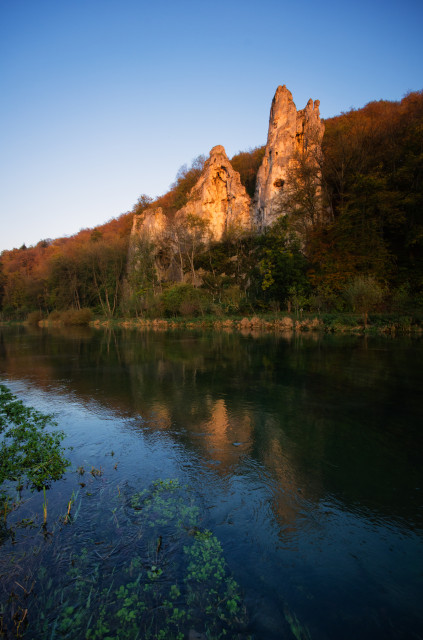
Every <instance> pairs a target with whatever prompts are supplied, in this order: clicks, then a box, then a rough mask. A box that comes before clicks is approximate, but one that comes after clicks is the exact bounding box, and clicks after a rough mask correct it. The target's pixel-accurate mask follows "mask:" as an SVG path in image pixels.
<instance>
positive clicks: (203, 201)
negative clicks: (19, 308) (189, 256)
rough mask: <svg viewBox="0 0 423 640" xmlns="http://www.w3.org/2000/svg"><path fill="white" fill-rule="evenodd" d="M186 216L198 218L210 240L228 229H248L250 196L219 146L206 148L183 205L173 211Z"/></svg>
mask: <svg viewBox="0 0 423 640" xmlns="http://www.w3.org/2000/svg"><path fill="white" fill-rule="evenodd" d="M187 215H195V216H199V217H201V218H202V219H203V220H204V221H205V222H206V223H207V226H208V232H209V234H210V237H211V239H213V240H221V239H222V236H223V234H224V233H225V232H227V231H230V230H231V229H237V228H240V229H249V228H250V196H249V195H248V194H247V192H246V190H245V187H244V186H243V185H242V184H241V178H240V175H239V173H238V172H237V171H235V170H234V169H233V167H232V165H231V163H230V162H229V159H228V156H227V155H226V152H225V149H224V147H222V145H217V146H216V147H213V149H212V150H211V151H210V157H209V159H208V160H207V161H206V163H205V165H204V169H203V171H202V173H201V176H200V178H199V179H198V181H197V183H196V185H195V186H194V188H193V189H192V191H191V193H190V196H189V199H188V202H187V204H186V205H185V207H183V208H182V209H181V210H180V211H179V212H178V213H177V217H178V218H179V219H181V218H183V217H186V216H187Z"/></svg>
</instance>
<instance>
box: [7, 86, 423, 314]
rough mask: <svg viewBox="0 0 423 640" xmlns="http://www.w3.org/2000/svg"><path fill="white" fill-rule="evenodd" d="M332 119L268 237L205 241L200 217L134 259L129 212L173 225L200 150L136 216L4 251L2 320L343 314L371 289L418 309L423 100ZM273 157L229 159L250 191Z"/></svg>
mask: <svg viewBox="0 0 423 640" xmlns="http://www.w3.org/2000/svg"><path fill="white" fill-rule="evenodd" d="M325 125H326V130H325V135H324V139H323V154H322V156H321V158H320V157H319V158H318V159H317V160H318V162H316V161H315V160H316V159H314V161H313V162H311V163H307V157H305V158H304V160H303V161H302V162H298V163H297V165H298V166H297V167H296V168H295V175H292V176H291V178H292V180H291V183H292V185H294V188H293V189H291V192H290V193H289V194H286V195H285V196H284V197H285V201H284V202H281V207H282V208H284V210H285V211H286V210H287V209H288V210H290V211H291V213H290V214H289V215H288V216H285V217H284V218H282V219H279V221H278V222H277V223H276V224H275V225H274V227H273V228H271V229H269V230H268V231H267V232H266V233H265V234H263V235H261V236H257V235H254V234H248V233H245V232H239V231H238V232H232V233H231V234H228V235H227V236H226V237H225V238H224V239H223V241H222V242H219V243H204V242H203V240H202V239H203V237H204V229H201V222H200V221H199V220H189V221H187V226H188V227H190V233H189V234H188V233H185V234H184V233H181V231H180V230H179V231H178V234H179V235H178V234H177V237H176V245H175V244H174V246H173V247H171V246H170V244H169V246H161V247H152V246H149V245H148V243H144V244H142V243H141V244H142V246H140V247H138V254H137V258H136V265H135V264H134V254H133V252H132V254H131V252H128V246H129V236H130V230H131V226H132V218H133V215H134V214H136V213H141V212H142V211H143V210H144V209H145V208H146V207H148V206H150V205H151V204H154V206H161V207H162V209H163V211H164V213H165V214H166V215H167V216H168V217H170V218H171V217H172V216H173V215H174V213H175V212H176V211H177V210H178V209H180V208H181V207H182V206H184V204H185V203H186V201H187V198H188V194H189V191H190V189H191V188H192V187H193V186H194V184H195V183H196V181H197V179H198V177H199V175H200V173H201V170H202V167H203V164H204V160H205V158H204V157H203V156H199V157H198V158H196V159H195V160H194V161H193V163H192V165H191V166H190V167H187V166H184V167H182V168H181V169H180V170H179V172H178V174H177V176H176V180H175V183H174V184H173V185H172V187H171V189H170V190H169V191H168V192H167V193H166V194H165V195H163V196H161V197H160V198H158V199H157V200H156V201H155V202H154V203H153V202H152V200H151V199H150V198H149V197H148V196H142V197H141V198H140V199H139V201H138V202H137V203H136V205H135V206H134V208H133V211H132V212H130V213H127V214H124V215H122V216H120V217H119V218H118V219H116V220H112V221H110V222H109V223H107V224H105V225H102V226H100V227H97V228H95V229H93V230H89V229H85V230H82V231H81V232H79V233H78V234H77V235H75V236H73V237H71V238H61V239H57V240H43V241H41V242H39V243H38V244H37V245H36V246H35V247H29V248H26V247H24V246H23V247H21V248H20V249H14V250H12V251H4V252H3V253H2V254H1V257H0V313H1V317H2V318H3V319H9V318H10V319H23V318H25V317H26V316H27V315H28V314H29V313H30V312H33V311H36V310H38V311H39V312H40V313H41V314H42V315H44V316H47V315H48V314H50V313H51V312H52V311H54V310H59V311H60V310H65V309H83V308H90V309H92V310H93V311H94V313H98V314H102V315H106V316H108V317H111V316H114V315H118V314H119V315H140V314H141V315H146V316H157V315H168V316H169V315H177V314H185V315H190V314H193V315H195V314H200V313H206V312H213V313H230V312H238V311H239V312H242V311H247V310H251V311H252V310H266V309H273V310H276V309H278V308H281V309H286V308H287V307H291V308H296V309H298V308H303V309H310V310H322V311H324V310H326V311H330V310H338V311H339V310H344V309H348V308H352V306H354V305H355V306H357V305H358V302H357V299H358V298H357V291H361V294H360V295H361V296H363V295H364V294H363V291H365V289H366V287H367V294H368V298H369V299H371V300H373V302H372V304H373V306H377V307H378V308H379V309H381V310H395V311H404V312H405V311H407V310H413V309H414V310H416V309H418V308H421V306H422V304H423V293H422V292H423V251H422V249H423V246H422V245H423V216H422V212H423V92H414V93H410V94H409V95H407V96H406V97H405V98H404V99H403V100H402V101H401V102H387V101H379V102H372V103H370V104H368V105H366V106H365V107H364V108H362V109H357V110H351V111H350V112H348V113H344V114H342V115H340V116H337V117H335V118H331V119H329V120H326V122H325ZM263 154H264V147H259V148H256V149H253V150H250V151H247V152H241V153H239V154H237V155H236V156H234V157H233V158H232V159H231V162H232V165H233V167H234V168H235V169H236V170H237V171H239V172H240V175H241V180H242V182H243V184H244V186H245V187H246V189H247V192H248V193H249V194H250V195H251V196H252V195H253V194H254V190H255V181H256V175H257V171H258V168H259V166H260V164H261V161H262V158H263ZM286 198H288V199H286ZM172 242H173V243H175V238H173V240H172ZM169 243H171V241H170V240H169ZM175 247H176V248H175ZM172 252H173V255H174V256H175V255H176V256H177V261H178V268H177V269H176V270H175V273H174V275H173V276H172V277H170V278H167V279H166V280H165V279H163V277H161V276H160V269H159V270H157V268H156V266H157V264H160V261H162V262H163V261H166V260H169V259H170V258H169V256H170V255H171V254H172ZM175 252H176V253H175ZM128 256H129V258H128ZM128 260H129V262H130V264H129V265H128ZM131 261H132V263H131ZM128 266H129V268H128ZM360 287H361V289H360ZM354 291H355V292H356V293H355V296H354Z"/></svg>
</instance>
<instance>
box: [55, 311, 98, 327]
mask: <svg viewBox="0 0 423 640" xmlns="http://www.w3.org/2000/svg"><path fill="white" fill-rule="evenodd" d="M92 319H93V313H92V311H91V309H69V310H68V311H64V312H63V313H62V316H61V320H62V322H63V324H65V325H72V326H79V327H80V326H84V325H87V324H89V323H90V322H91V320H92Z"/></svg>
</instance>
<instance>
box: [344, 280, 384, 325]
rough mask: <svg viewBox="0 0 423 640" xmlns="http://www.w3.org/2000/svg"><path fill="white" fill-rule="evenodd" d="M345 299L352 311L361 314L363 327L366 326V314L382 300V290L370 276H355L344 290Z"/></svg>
mask: <svg viewBox="0 0 423 640" xmlns="http://www.w3.org/2000/svg"><path fill="white" fill-rule="evenodd" d="M345 297H346V298H347V300H348V301H349V302H350V304H351V306H352V308H353V311H359V312H360V313H362V314H363V319H364V326H365V327H366V326H367V318H368V313H369V311H371V310H372V309H374V308H375V307H376V306H377V305H378V304H380V303H381V302H382V299H383V289H382V287H381V286H380V285H379V284H378V282H377V281H376V280H375V279H374V278H373V277H371V276H357V277H356V278H354V280H353V281H352V282H351V283H350V284H349V285H348V286H347V288H346V289H345Z"/></svg>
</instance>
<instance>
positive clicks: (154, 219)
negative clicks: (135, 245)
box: [131, 207, 167, 242]
mask: <svg viewBox="0 0 423 640" xmlns="http://www.w3.org/2000/svg"><path fill="white" fill-rule="evenodd" d="M166 229H167V218H166V216H165V215H164V213H163V209H162V208H161V207H156V208H153V207H150V208H149V209H146V210H145V211H143V213H140V214H139V215H136V216H134V220H133V222H132V230H131V237H137V236H142V237H143V238H145V239H146V240H148V241H150V242H155V241H157V240H158V239H160V238H161V237H162V236H163V234H164V233H165V232H166Z"/></svg>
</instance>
